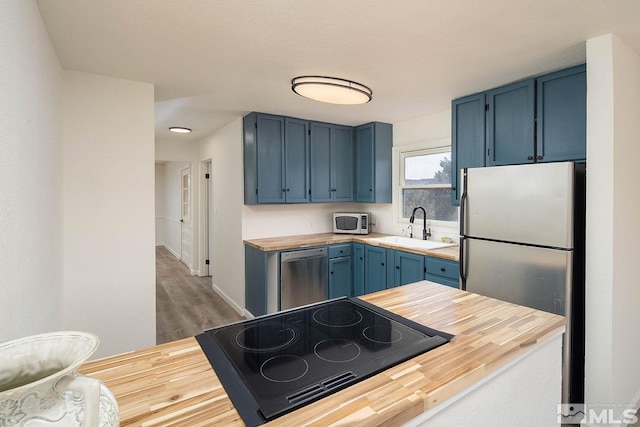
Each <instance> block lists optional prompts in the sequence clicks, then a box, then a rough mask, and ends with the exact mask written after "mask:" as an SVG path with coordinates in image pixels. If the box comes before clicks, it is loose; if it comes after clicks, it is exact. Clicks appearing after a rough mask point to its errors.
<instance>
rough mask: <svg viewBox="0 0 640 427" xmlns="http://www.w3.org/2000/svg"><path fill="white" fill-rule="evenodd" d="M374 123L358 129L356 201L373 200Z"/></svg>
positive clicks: (356, 144) (356, 145)
mask: <svg viewBox="0 0 640 427" xmlns="http://www.w3.org/2000/svg"><path fill="white" fill-rule="evenodd" d="M373 144H374V140H373V123H370V124H367V125H364V126H359V127H358V128H357V129H356V141H355V151H356V201H357V202H373V201H374V199H373V174H374V159H373Z"/></svg>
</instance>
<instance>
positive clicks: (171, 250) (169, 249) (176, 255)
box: [162, 245, 181, 260]
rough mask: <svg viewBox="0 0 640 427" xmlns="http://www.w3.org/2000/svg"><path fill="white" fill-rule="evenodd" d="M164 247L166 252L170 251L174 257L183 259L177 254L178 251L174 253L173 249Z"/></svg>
mask: <svg viewBox="0 0 640 427" xmlns="http://www.w3.org/2000/svg"><path fill="white" fill-rule="evenodd" d="M162 246H164V248H165V249H166V250H168V251H169V252H170V253H171V255H173V256H174V257H176V258H178V259H179V260H180V259H181V258H180V254H179V253H177V252H176V251H174V250H173V249H171V248H170V247H169V246H167V245H162Z"/></svg>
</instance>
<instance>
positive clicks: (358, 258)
mask: <svg viewBox="0 0 640 427" xmlns="http://www.w3.org/2000/svg"><path fill="white" fill-rule="evenodd" d="M360 295H364V245H363V244H362V243H354V244H353V296H354V297H359V296H360Z"/></svg>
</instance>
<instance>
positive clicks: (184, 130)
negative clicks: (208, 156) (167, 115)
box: [169, 126, 191, 133]
mask: <svg viewBox="0 0 640 427" xmlns="http://www.w3.org/2000/svg"><path fill="white" fill-rule="evenodd" d="M169 131H171V132H175V133H191V129H189V128H183V127H179V126H172V127H170V128H169Z"/></svg>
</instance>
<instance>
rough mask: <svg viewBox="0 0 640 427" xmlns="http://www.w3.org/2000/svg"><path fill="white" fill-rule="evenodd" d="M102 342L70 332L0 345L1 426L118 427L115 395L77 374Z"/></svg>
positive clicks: (81, 333) (44, 335)
mask: <svg viewBox="0 0 640 427" xmlns="http://www.w3.org/2000/svg"><path fill="white" fill-rule="evenodd" d="M98 343H99V341H98V338H97V337H96V336H95V335H92V334H87V333H83V332H70V331H69V332H52V333H47V334H41V335H33V336H30V337H25V338H20V339H17V340H14V341H9V342H6V343H3V344H0V426H2V427H5V426H25V427H45V426H51V425H56V426H64V427H66V426H69V427H71V426H74V427H75V426H83V427H93V426H100V427H112V426H118V425H119V422H118V405H117V403H116V399H115V398H114V397H113V394H112V393H111V392H110V391H109V389H107V387H106V386H105V385H104V384H103V383H102V382H101V381H99V380H97V379H95V378H91V377H87V376H84V375H80V374H78V373H77V372H76V370H77V368H78V367H79V366H80V365H81V364H82V363H83V362H84V361H86V360H87V359H88V358H89V356H91V355H92V354H93V352H94V351H95V350H96V348H98Z"/></svg>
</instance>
